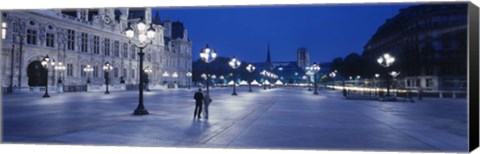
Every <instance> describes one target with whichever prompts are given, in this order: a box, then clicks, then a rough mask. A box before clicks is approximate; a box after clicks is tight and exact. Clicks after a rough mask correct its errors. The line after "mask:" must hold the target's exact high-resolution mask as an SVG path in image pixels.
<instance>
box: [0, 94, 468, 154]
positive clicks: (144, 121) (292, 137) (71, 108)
mask: <svg viewBox="0 0 480 154" xmlns="http://www.w3.org/2000/svg"><path fill="white" fill-rule="evenodd" d="M195 90H196V89H191V90H187V89H173V90H167V89H165V90H152V91H149V92H145V107H146V109H147V110H148V111H149V112H150V114H149V115H145V116H135V115H132V113H133V110H134V109H135V108H136V106H137V103H138V91H126V92H111V94H110V95H104V94H103V93H86V92H83V93H63V94H51V97H50V98H41V96H42V94H4V95H3V98H2V99H3V100H2V105H3V106H2V107H3V115H2V116H3V117H2V118H3V126H2V127H3V134H2V135H3V137H2V138H3V139H2V141H3V142H6V143H37V144H70V145H114V146H153V147H208V148H248V149H250V148H253V149H309V150H329V149H332V150H375V151H393V150H394V151H434V152H439V151H448V152H466V151H467V149H468V147H467V144H468V141H467V136H468V134H467V101H466V99H438V98H425V99H424V100H422V101H416V102H415V103H411V102H379V101H371V100H345V99H343V97H342V96H341V93H340V92H339V91H333V90H320V91H319V93H320V95H318V96H315V95H313V94H312V92H310V91H307V90H306V89H300V88H275V89H269V90H263V89H261V88H258V89H254V93H248V92H247V88H246V87H241V88H239V89H238V96H231V92H232V89H231V88H213V89H211V97H212V99H213V102H212V103H211V105H210V109H209V110H210V116H209V119H203V118H202V119H194V118H193V110H194V106H195V105H194V100H193V93H194V91H195Z"/></svg>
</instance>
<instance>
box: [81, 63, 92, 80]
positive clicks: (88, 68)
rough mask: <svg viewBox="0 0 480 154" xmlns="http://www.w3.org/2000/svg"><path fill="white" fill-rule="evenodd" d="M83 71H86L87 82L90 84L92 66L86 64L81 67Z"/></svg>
mask: <svg viewBox="0 0 480 154" xmlns="http://www.w3.org/2000/svg"><path fill="white" fill-rule="evenodd" d="M83 71H84V72H86V73H87V84H90V75H89V74H90V72H93V67H92V66H90V65H87V66H86V67H85V68H83Z"/></svg>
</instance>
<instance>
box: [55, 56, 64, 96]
mask: <svg viewBox="0 0 480 154" xmlns="http://www.w3.org/2000/svg"><path fill="white" fill-rule="evenodd" d="M55 70H56V71H58V72H59V75H58V80H57V92H63V81H62V78H63V72H64V71H65V65H63V64H62V62H59V63H58V64H57V65H56V66H55Z"/></svg>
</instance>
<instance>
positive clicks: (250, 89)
mask: <svg viewBox="0 0 480 154" xmlns="http://www.w3.org/2000/svg"><path fill="white" fill-rule="evenodd" d="M247 71H248V72H250V74H251V73H252V72H253V71H255V66H253V65H252V64H248V65H247ZM252 78H253V77H252ZM252 82H253V81H249V82H248V92H252Z"/></svg>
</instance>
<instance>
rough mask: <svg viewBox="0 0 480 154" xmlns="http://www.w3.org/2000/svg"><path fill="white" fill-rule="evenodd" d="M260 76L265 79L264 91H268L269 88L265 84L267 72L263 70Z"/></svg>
mask: <svg viewBox="0 0 480 154" xmlns="http://www.w3.org/2000/svg"><path fill="white" fill-rule="evenodd" d="M260 75H262V78H263V83H262V84H263V90H267V86H266V84H265V82H266V81H267V79H266V78H267V71H266V70H263V71H262V72H260Z"/></svg>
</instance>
